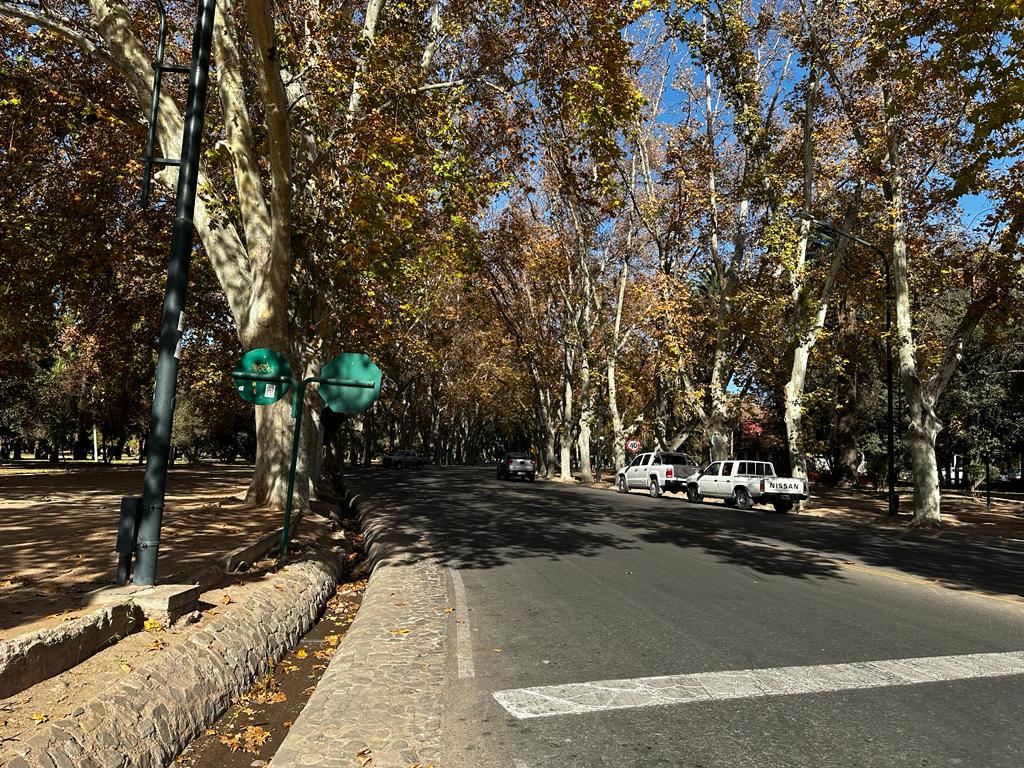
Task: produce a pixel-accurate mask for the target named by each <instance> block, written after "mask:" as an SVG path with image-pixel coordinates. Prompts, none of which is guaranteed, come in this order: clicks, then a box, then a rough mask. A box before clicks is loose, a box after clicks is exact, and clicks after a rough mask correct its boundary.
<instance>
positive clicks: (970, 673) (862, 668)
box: [494, 651, 1024, 719]
mask: <svg viewBox="0 0 1024 768" xmlns="http://www.w3.org/2000/svg"><path fill="white" fill-rule="evenodd" d="M1009 675H1024V651H1013V652H1010V653H974V654H966V655H961V656H929V657H923V658H914V659H890V660H885V661H860V662H853V663H849V664H819V665H814V666H806V667H775V668H768V669H745V670H735V671H728V672H698V673H694V674H689V675H669V676H664V677H640V678H634V679H631V680H601V681H598V682H591V683H569V684H566V685H549V686H540V687H536V688H518V689H513V690H506V691H497V692H496V693H494V698H495V699H496V700H497V701H498V703H499V704H501V706H503V707H504V708H505V709H506V711H508V713H509V714H511V715H512V716H513V717H516V718H519V719H525V718H531V717H551V716H554V715H578V714H584V713H588V712H604V711H608V710H615V709H632V708H636V707H654V706H659V705H666V704H691V703H695V702H701V701H721V700H726V699H748V698H758V697H762V696H788V695H793V694H802V693H828V692H832V691H848V690H857V689H864V688H886V687H896V686H907V685H919V684H921V683H937V682H944V681H949V680H971V679H976V678H986V677H1005V676H1009Z"/></svg>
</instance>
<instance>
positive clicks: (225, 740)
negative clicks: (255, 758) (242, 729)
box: [220, 733, 242, 752]
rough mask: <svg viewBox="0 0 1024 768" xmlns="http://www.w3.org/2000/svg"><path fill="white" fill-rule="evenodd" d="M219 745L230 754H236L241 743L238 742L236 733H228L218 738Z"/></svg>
mask: <svg viewBox="0 0 1024 768" xmlns="http://www.w3.org/2000/svg"><path fill="white" fill-rule="evenodd" d="M220 743H221V744H223V745H224V746H226V747H227V748H228V749H230V750H231V751H232V752H237V751H238V750H240V749H241V748H242V742H241V741H239V740H238V734H237V733H228V734H224V735H223V736H221V737H220Z"/></svg>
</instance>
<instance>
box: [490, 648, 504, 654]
mask: <svg viewBox="0 0 1024 768" xmlns="http://www.w3.org/2000/svg"><path fill="white" fill-rule="evenodd" d="M491 650H492V651H494V652H495V653H504V652H505V651H504V649H502V648H491Z"/></svg>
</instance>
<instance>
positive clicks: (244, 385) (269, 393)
mask: <svg viewBox="0 0 1024 768" xmlns="http://www.w3.org/2000/svg"><path fill="white" fill-rule="evenodd" d="M291 377H292V367H291V366H290V365H288V361H287V360H285V357H284V355H282V354H281V353H280V352H275V351H274V350H272V349H252V350H250V351H248V352H246V353H245V354H244V355H243V356H242V359H241V360H239V361H238V365H236V366H235V370H233V371H232V372H231V379H232V381H234V382H235V391H236V392H238V395H239V397H241V398H242V399H243V400H245V401H246V402H247V403H252V404H253V405H270V404H271V403H276V402H277V401H278V400H280V399H281V398H282V397H284V396H285V395H287V394H288V390H289V389H291V386H292V385H291Z"/></svg>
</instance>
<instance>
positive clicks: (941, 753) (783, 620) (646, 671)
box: [373, 468, 1024, 768]
mask: <svg viewBox="0 0 1024 768" xmlns="http://www.w3.org/2000/svg"><path fill="white" fill-rule="evenodd" d="M373 480H374V481H375V483H376V484H377V486H378V488H381V489H382V490H383V491H384V493H385V494H386V495H387V496H388V497H389V498H390V499H391V500H393V501H396V502H401V503H402V505H403V506H406V507H407V509H408V514H409V515H410V517H411V518H412V519H413V520H414V521H415V523H416V524H417V525H419V526H420V527H421V528H422V530H424V531H425V532H426V534H427V536H428V538H429V539H430V540H431V542H432V543H433V546H434V549H435V550H437V551H438V552H440V554H441V557H442V559H443V561H444V563H445V565H446V566H447V567H448V568H449V578H450V594H451V595H452V596H453V604H454V605H453V607H454V608H455V610H456V616H457V617H460V618H459V619H458V622H459V623H457V624H456V625H455V627H456V629H455V630H454V631H453V637H452V647H453V648H455V649H456V650H457V653H456V654H455V655H454V656H453V658H452V662H451V664H452V666H451V670H450V672H451V676H452V679H453V680H455V681H456V682H455V683H454V685H453V686H452V688H451V691H450V697H449V700H448V702H447V708H446V714H445V720H444V732H443V736H444V759H443V761H442V764H443V765H444V766H446V768H470V766H472V767H473V768H480V767H484V768H492V767H493V768H506V767H507V768H540V766H558V767H559V768H561V767H563V766H564V767H567V768H568V767H575V766H580V767H583V766H587V767H588V768H589V767H591V766H617V767H620V768H621V767H622V766H645V767H646V766H694V767H696V766H700V767H701V768H712V767H719V766H721V767H722V768H745V767H747V766H750V767H751V768H754V767H756V768H767V767H769V766H780V767H785V768H795V767H798V766H807V767H808V768H811V767H813V768H822V767H823V766H843V767H844V768H851V767H855V766H885V768H902V767H903V766H979V767H984V768H995V767H996V766H1007V768H1011V767H1012V768H1020V767H1021V766H1024V727H1022V726H1024V674H1022V672H1024V666H1022V663H1024V655H1022V654H1021V652H1022V651H1024V599H1022V596H1024V551H1021V550H1014V549H1008V548H1000V547H986V546H981V545H977V544H972V543H968V542H959V541H949V540H941V539H936V538H930V537H920V536H901V535H899V534H898V533H893V532H889V533H879V532H872V531H870V530H866V529H863V528H854V527H844V526H842V525H838V524H833V523H828V522H824V521H822V520H820V519H815V518H801V517H799V516H793V515H788V516H786V515H776V514H772V513H764V512H761V511H757V510H754V511H752V512H742V511H737V510H728V509H725V508H724V507H721V506H720V505H714V506H712V505H693V504H689V503H687V502H685V501H682V500H680V499H674V498H662V499H651V498H648V497H647V496H646V495H642V494H641V493H639V492H634V493H632V494H630V495H628V496H623V495H619V494H614V493H609V492H607V491H600V490H595V489H587V488H578V487H572V486H566V485H562V484H558V483H549V482H541V481H538V482H536V483H533V484H530V483H525V482H508V481H497V480H496V479H495V478H494V475H493V470H492V469H489V468H480V469H445V470H442V469H436V468H435V469H429V468H428V469H426V470H424V471H423V472H421V473H414V472H396V471H391V472H383V471H380V472H374V473H373ZM973 654H986V655H985V656H973ZM968 655H970V656H968ZM908 659H909V660H911V661H906V660H908ZM862 662H871V663H870V664H863V663H862ZM722 672H729V673H733V674H728V675H722V674H714V673H722ZM650 678H658V679H656V680H653V681H652V680H650ZM609 681H612V682H609ZM872 681H873V682H872ZM594 683H596V684H597V685H587V684H594ZM865 686H868V687H865ZM523 689H534V690H529V691H525V692H524V690H523ZM536 689H539V690H536ZM659 689H664V690H669V689H670V692H671V693H672V695H673V696H675V697H676V698H674V699H672V700H671V701H670V703H658V702H659V701H664V700H663V699H658V696H660V695H661V692H660V690H659ZM495 694H497V696H496V695H495ZM531 707H532V709H531Z"/></svg>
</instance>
